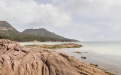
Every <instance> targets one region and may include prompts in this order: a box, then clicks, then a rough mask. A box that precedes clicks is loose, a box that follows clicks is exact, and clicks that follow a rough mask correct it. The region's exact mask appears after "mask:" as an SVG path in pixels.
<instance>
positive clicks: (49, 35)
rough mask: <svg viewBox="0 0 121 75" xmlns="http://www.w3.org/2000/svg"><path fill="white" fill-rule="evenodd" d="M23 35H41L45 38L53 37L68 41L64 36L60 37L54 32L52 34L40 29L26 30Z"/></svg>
mask: <svg viewBox="0 0 121 75" xmlns="http://www.w3.org/2000/svg"><path fill="white" fill-rule="evenodd" d="M22 33H23V34H32V35H39V36H45V37H51V38H58V39H66V38H64V37H62V36H59V35H57V34H55V33H53V32H50V31H48V30H46V29H45V28H39V29H26V30H24V31H23V32H22Z"/></svg>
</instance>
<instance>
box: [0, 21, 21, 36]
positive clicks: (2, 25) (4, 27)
mask: <svg viewBox="0 0 121 75" xmlns="http://www.w3.org/2000/svg"><path fill="white" fill-rule="evenodd" d="M0 33H17V34H18V33H19V32H18V31H17V30H16V29H15V28H14V27H12V26H11V25H10V24H9V23H7V22H6V21H0Z"/></svg>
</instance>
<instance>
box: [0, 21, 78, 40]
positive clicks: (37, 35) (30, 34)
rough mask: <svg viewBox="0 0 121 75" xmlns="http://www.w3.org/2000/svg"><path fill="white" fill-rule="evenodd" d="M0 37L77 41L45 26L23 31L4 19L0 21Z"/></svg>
mask: <svg viewBox="0 0 121 75" xmlns="http://www.w3.org/2000/svg"><path fill="white" fill-rule="evenodd" d="M0 39H10V40H13V41H21V42H24V41H26V42H27V41H35V40H36V41H43V42H45V41H53V42H55V41H61V42H77V40H74V39H68V38H65V37H63V36H60V35H57V34H55V33H53V32H50V31H48V30H46V29H45V28H39V29H25V30H24V31H23V32H19V31H17V30H16V29H15V28H14V27H13V26H11V25H10V24H9V23H8V22H6V21H0Z"/></svg>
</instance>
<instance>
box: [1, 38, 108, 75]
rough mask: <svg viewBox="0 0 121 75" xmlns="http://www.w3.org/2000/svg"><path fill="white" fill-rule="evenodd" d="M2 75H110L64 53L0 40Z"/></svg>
mask: <svg viewBox="0 0 121 75" xmlns="http://www.w3.org/2000/svg"><path fill="white" fill-rule="evenodd" d="M0 75H108V74H106V73H105V72H104V71H103V70H101V69H98V68H96V67H93V66H91V65H87V64H86V63H84V62H80V61H79V60H77V59H75V58H74V57H72V56H68V55H67V54H65V53H63V52H54V51H49V50H45V49H41V48H36V49H31V48H26V47H22V46H20V44H19V43H18V42H15V41H10V40H5V39H1V40H0Z"/></svg>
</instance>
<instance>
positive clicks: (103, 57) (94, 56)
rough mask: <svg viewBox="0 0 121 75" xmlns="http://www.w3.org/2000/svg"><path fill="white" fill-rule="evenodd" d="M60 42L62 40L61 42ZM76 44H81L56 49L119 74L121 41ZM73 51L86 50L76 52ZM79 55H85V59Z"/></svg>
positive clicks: (51, 43)
mask: <svg viewBox="0 0 121 75" xmlns="http://www.w3.org/2000/svg"><path fill="white" fill-rule="evenodd" d="M61 43H62V42H61ZM61 43H60V42H56V43H54V42H49V43H48V42H41V43H27V42H25V43H21V45H32V44H49V45H53V44H61ZM77 44H81V45H83V47H81V48H63V49H58V50H57V51H63V52H65V53H67V54H69V55H70V56H74V57H75V58H77V59H79V60H80V61H83V62H86V63H88V64H90V63H94V64H98V66H99V67H100V68H103V69H105V70H108V71H110V72H113V73H115V74H116V75H121V42H100V43H99V42H78V43H77ZM74 52H87V53H83V54H77V53H74ZM81 56H85V57H87V58H86V59H85V60H84V59H81Z"/></svg>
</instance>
